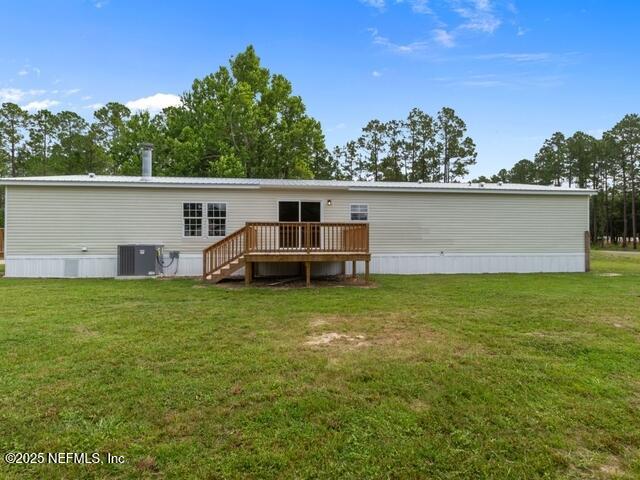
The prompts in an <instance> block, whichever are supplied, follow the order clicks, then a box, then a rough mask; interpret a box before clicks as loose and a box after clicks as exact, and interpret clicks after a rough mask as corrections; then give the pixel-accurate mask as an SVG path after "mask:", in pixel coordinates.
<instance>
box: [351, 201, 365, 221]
mask: <svg viewBox="0 0 640 480" xmlns="http://www.w3.org/2000/svg"><path fill="white" fill-rule="evenodd" d="M353 207H366V212H354V211H353ZM354 213H360V214H361V213H365V214H366V216H367V218H366V219H364V220H354V219H353V214H354ZM349 220H350V221H352V222H368V221H369V204H368V203H350V204H349Z"/></svg>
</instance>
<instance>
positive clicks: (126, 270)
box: [118, 245, 162, 277]
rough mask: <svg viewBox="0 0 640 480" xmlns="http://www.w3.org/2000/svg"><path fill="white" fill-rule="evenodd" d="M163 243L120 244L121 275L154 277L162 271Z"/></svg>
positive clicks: (119, 263)
mask: <svg viewBox="0 0 640 480" xmlns="http://www.w3.org/2000/svg"><path fill="white" fill-rule="evenodd" d="M158 258H162V245H118V276H119V277H154V276H156V275H159V274H160V273H161V265H160V263H159V262H158Z"/></svg>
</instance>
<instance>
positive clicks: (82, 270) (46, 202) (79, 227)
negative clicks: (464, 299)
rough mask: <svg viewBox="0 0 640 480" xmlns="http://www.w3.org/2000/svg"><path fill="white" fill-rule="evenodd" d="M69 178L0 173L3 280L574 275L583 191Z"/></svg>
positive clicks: (584, 263) (584, 262)
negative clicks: (302, 269) (304, 273)
mask: <svg viewBox="0 0 640 480" xmlns="http://www.w3.org/2000/svg"><path fill="white" fill-rule="evenodd" d="M144 161H145V164H146V165H147V166H146V167H145V168H143V175H142V176H140V177H130V176H127V177H123V176H98V175H93V174H89V175H74V176H51V177H27V178H4V179H0V186H4V188H5V190H6V195H5V198H6V201H5V229H4V235H5V239H4V255H5V259H6V276H7V277H116V276H119V275H120V276H129V275H177V276H204V277H205V278H207V279H210V280H214V281H217V280H220V279H222V278H225V277H227V276H229V275H232V274H235V275H241V274H243V273H244V274H246V275H245V277H247V279H248V280H250V279H251V278H252V277H254V276H256V275H274V274H291V273H293V272H294V271H298V269H299V268H300V266H303V267H306V269H307V272H308V275H323V274H336V273H340V272H345V273H347V274H350V273H355V270H356V269H357V271H358V272H359V273H360V272H362V273H366V274H368V273H369V272H371V273H391V274H426V273H494V272H496V273H497V272H523V273H524V272H582V271H585V270H586V269H588V241H586V237H585V233H586V231H587V230H588V225H589V196H590V195H591V194H592V193H593V192H592V191H591V190H586V189H576V188H568V187H553V186H539V185H514V184H482V183H473V184H471V183H450V184H430V183H396V182H352V181H332V180H331V181H324V180H265V179H233V178H169V177H154V176H152V175H151V167H150V153H149V156H148V157H146V159H144Z"/></svg>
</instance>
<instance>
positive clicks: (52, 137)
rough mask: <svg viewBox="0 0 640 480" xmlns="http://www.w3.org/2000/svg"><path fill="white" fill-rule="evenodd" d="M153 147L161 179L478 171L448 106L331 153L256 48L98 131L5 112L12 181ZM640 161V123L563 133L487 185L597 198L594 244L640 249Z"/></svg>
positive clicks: (105, 119) (90, 167)
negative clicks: (161, 105)
mask: <svg viewBox="0 0 640 480" xmlns="http://www.w3.org/2000/svg"><path fill="white" fill-rule="evenodd" d="M144 142H151V143H153V144H154V146H155V149H154V173H155V174H157V175H162V176H187V177H189V176H198V177H249V178H302V179H304V178H317V179H353V180H373V181H424V182H457V181H460V180H461V179H463V178H464V177H465V176H466V175H468V173H469V167H470V166H471V165H474V164H475V163H476V147H475V143H474V142H473V140H472V139H471V138H470V137H469V136H468V135H467V127H466V124H465V122H464V121H463V120H462V119H461V118H460V117H459V116H458V115H457V114H456V112H455V111H454V110H453V109H451V108H448V107H444V108H442V109H441V110H440V111H438V112H437V113H436V114H435V115H434V116H431V115H429V114H428V113H426V112H424V111H422V110H420V109H419V108H414V109H412V110H411V111H410V112H409V113H408V115H407V117H406V118H405V119H395V120H389V121H386V122H383V121H380V120H377V119H374V120H371V121H369V122H368V123H367V124H366V125H365V126H364V127H363V128H362V131H361V134H360V136H359V137H358V138H356V139H353V140H351V141H348V142H347V143H346V144H345V145H343V146H337V147H335V148H334V149H333V150H332V151H329V150H328V149H327V147H326V145H325V138H324V134H323V132H322V128H321V126H320V123H319V122H318V121H317V120H315V119H314V118H312V117H311V116H309V115H308V114H307V112H306V108H305V105H304V103H303V101H302V99H301V98H300V97H299V96H296V95H294V94H293V89H292V85H291V82H289V81H288V80H287V79H286V78H285V77H284V76H282V75H279V74H273V73H271V72H270V71H269V70H268V69H267V68H265V67H263V66H262V65H261V64H260V59H259V58H258V56H257V54H256V52H255V50H254V49H253V47H251V46H249V47H248V48H247V49H246V50H245V51H244V52H241V53H240V54H238V55H236V56H235V57H232V58H231V59H230V61H229V64H228V65H227V66H221V67H220V68H219V69H218V70H217V71H216V72H215V73H212V74H210V75H207V76H205V77H204V78H201V79H196V80H194V82H193V84H192V86H191V88H190V89H189V90H188V91H186V92H185V93H184V94H183V95H182V96H181V102H180V104H179V105H177V106H174V107H168V108H166V109H164V110H163V111H162V112H159V113H157V114H152V113H149V112H132V111H131V110H130V109H129V108H127V107H126V106H125V105H123V104H121V103H117V102H111V103H107V104H106V105H105V106H103V107H101V108H99V109H97V110H96V111H95V112H94V114H93V119H92V121H87V120H86V119H84V118H83V117H81V116H80V115H78V114H77V113H75V112H71V111H62V112H59V113H52V112H50V111H48V110H40V111H37V112H35V113H29V112H27V111H25V110H24V109H22V108H21V107H20V106H18V105H16V104H14V103H4V104H2V105H1V107H0V176H13V177H19V176H35V175H70V174H86V173H89V172H93V173H96V174H107V175H139V174H140V159H139V146H140V144H141V143H144ZM639 156H640V118H639V117H638V115H627V116H625V117H624V118H623V119H622V120H621V121H620V122H618V123H617V124H616V125H615V126H614V127H613V128H612V129H611V130H609V131H607V132H605V133H604V135H603V137H602V138H601V139H596V138H594V137H592V136H590V135H588V134H586V133H584V132H576V133H575V134H573V135H572V136H570V137H568V138H567V137H566V136H565V135H564V134H562V133H561V132H556V133H554V134H553V135H552V136H551V137H550V138H549V139H547V140H546V141H545V142H544V144H543V145H542V146H541V148H540V150H539V151H538V153H537V154H536V155H535V158H534V159H533V160H528V159H523V160H520V161H519V162H517V163H516V164H515V165H514V166H513V167H512V168H511V169H509V170H507V169H502V170H500V171H499V172H498V173H497V174H496V175H493V176H491V177H479V178H477V179H476V180H475V181H485V182H497V181H502V182H510V183H533V184H543V185H551V184H556V185H560V184H568V185H570V186H574V185H575V186H579V187H590V188H594V189H596V190H597V191H598V194H597V195H596V196H594V197H593V198H592V200H591V202H592V208H591V219H590V221H591V232H592V235H593V240H594V241H596V240H597V241H612V242H614V243H621V244H622V245H623V246H625V247H626V246H627V243H632V244H633V246H634V247H636V246H637V242H638V239H637V233H638V232H637V228H638V212H637V203H638V194H637V192H638V187H639V185H638V167H639V166H640V165H639ZM3 194H4V192H0V195H3ZM0 205H4V202H3V199H2V198H0ZM3 221H4V220H3V211H2V210H0V222H3Z"/></svg>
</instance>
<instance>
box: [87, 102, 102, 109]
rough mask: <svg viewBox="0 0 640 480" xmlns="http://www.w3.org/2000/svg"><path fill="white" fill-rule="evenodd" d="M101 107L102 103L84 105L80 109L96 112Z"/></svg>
mask: <svg viewBox="0 0 640 480" xmlns="http://www.w3.org/2000/svg"><path fill="white" fill-rule="evenodd" d="M102 107H104V105H103V104H102V103H92V104H90V105H85V106H84V107H82V108H84V109H86V110H98V109H99V108H102Z"/></svg>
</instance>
